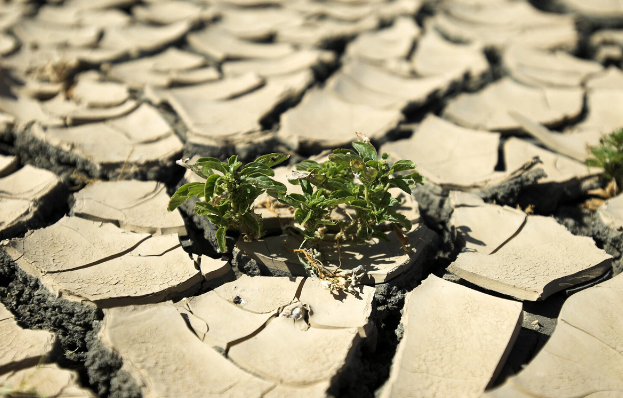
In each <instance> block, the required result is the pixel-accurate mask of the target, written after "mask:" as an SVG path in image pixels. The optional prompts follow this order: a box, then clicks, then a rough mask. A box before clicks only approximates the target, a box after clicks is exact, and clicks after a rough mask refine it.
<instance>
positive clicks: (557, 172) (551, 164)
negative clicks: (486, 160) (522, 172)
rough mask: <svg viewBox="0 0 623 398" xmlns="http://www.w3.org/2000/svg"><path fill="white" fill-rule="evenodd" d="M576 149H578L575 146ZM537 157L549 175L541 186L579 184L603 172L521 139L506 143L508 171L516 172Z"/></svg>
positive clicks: (505, 153)
mask: <svg viewBox="0 0 623 398" xmlns="http://www.w3.org/2000/svg"><path fill="white" fill-rule="evenodd" d="M574 147H575V148H577V146H575V145H574ZM535 156H538V157H539V159H540V160H541V164H539V167H541V168H542V169H543V170H544V171H545V174H547V177H545V178H543V179H541V180H540V181H539V183H541V184H543V183H547V182H555V183H577V182H578V181H582V180H585V179H587V178H590V177H594V176H596V175H598V174H600V173H601V172H602V170H601V169H598V168H596V167H590V168H589V167H587V166H586V163H584V162H580V161H577V160H574V159H571V158H569V157H567V156H563V155H559V154H557V153H554V152H550V151H548V150H547V149H543V148H541V147H538V146H536V145H534V144H532V143H530V142H528V141H526V140H522V139H520V138H515V137H511V138H509V139H508V140H506V142H505V143H504V161H505V163H506V169H507V170H515V169H516V168H518V167H521V165H523V164H525V163H526V162H527V161H529V160H530V159H532V158H534V157H535Z"/></svg>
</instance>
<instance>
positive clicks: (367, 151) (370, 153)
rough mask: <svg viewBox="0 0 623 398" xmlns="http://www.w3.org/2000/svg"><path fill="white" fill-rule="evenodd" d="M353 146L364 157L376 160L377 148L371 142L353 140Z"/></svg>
mask: <svg viewBox="0 0 623 398" xmlns="http://www.w3.org/2000/svg"><path fill="white" fill-rule="evenodd" d="M353 148H355V150H356V151H357V152H358V153H359V155H361V157H362V158H364V159H366V158H367V159H372V160H376V148H374V146H373V145H372V144H370V143H369V142H359V141H355V142H353Z"/></svg>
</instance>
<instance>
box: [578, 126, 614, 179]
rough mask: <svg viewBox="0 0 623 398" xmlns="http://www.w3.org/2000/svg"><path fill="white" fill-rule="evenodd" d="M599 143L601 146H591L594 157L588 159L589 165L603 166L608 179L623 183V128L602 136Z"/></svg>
mask: <svg viewBox="0 0 623 398" xmlns="http://www.w3.org/2000/svg"><path fill="white" fill-rule="evenodd" d="M599 143H600V145H599V146H594V147H589V150H590V152H591V154H592V155H593V157H592V158H589V159H587V160H586V164H587V166H591V167H601V168H603V169H604V177H605V178H606V179H608V180H612V179H614V180H615V181H616V182H617V184H618V185H619V186H621V185H623V129H621V128H620V129H617V130H615V131H613V132H612V133H610V134H608V135H605V136H603V137H601V139H600V140H599Z"/></svg>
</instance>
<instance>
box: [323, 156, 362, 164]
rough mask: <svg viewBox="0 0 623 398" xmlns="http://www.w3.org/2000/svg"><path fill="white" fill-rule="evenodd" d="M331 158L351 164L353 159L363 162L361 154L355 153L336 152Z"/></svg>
mask: <svg viewBox="0 0 623 398" xmlns="http://www.w3.org/2000/svg"><path fill="white" fill-rule="evenodd" d="M329 160H331V161H333V162H337V163H344V164H350V162H351V160H354V161H358V162H361V161H362V159H361V156H358V155H355V154H353V153H334V154H331V155H329Z"/></svg>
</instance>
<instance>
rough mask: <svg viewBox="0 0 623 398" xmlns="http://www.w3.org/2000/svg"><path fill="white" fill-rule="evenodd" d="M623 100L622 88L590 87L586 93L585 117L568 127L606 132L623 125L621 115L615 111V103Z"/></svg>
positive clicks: (576, 129)
mask: <svg viewBox="0 0 623 398" xmlns="http://www.w3.org/2000/svg"><path fill="white" fill-rule="evenodd" d="M621 100H623V90H619V89H617V88H616V87H611V88H608V89H590V90H588V93H587V98H586V105H587V108H588V114H587V115H586V118H585V119H583V120H582V122H581V123H578V124H576V125H574V126H572V127H570V128H569V130H570V131H598V132H600V133H605V134H608V133H610V132H612V131H613V130H615V129H618V128H620V127H621V126H622V125H623V116H621V113H620V112H618V111H617V106H616V104H617V103H618V102H619V101H621Z"/></svg>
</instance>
